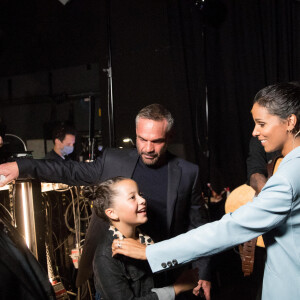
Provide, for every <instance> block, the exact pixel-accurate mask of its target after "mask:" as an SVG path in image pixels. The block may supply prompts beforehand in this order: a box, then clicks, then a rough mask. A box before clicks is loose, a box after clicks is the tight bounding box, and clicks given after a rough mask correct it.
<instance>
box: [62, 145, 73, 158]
mask: <svg viewBox="0 0 300 300" xmlns="http://www.w3.org/2000/svg"><path fill="white" fill-rule="evenodd" d="M73 150H74V147H73V146H64V147H63V148H62V150H61V154H62V155H63V156H66V155H69V154H71V153H72V152H73Z"/></svg>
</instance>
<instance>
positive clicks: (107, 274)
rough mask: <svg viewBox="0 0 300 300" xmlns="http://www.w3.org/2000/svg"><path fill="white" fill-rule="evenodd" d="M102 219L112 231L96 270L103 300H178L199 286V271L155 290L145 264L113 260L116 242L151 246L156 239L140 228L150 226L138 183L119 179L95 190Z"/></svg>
mask: <svg viewBox="0 0 300 300" xmlns="http://www.w3.org/2000/svg"><path fill="white" fill-rule="evenodd" d="M89 198H92V199H93V200H94V204H93V206H94V210H95V213H96V214H97V216H98V217H100V218H102V219H104V220H106V221H107V222H109V224H110V227H109V229H108V231H107V232H106V234H105V237H102V238H101V242H100V243H99V245H98V247H97V250H96V252H95V256H94V261H93V269H94V281H95V287H96V291H97V292H98V293H100V295H101V299H105V300H118V299H120V300H121V299H122V300H128V299H149V300H150V299H163V300H167V299H170V300H171V299H175V295H177V294H179V293H180V292H183V291H187V290H190V289H192V288H193V287H195V286H196V285H197V270H190V271H188V272H185V273H184V274H183V275H182V276H181V277H180V278H179V279H178V280H177V281H176V283H175V284H174V285H173V286H167V287H163V288H154V284H153V279H152V273H151V270H150V268H149V265H148V263H147V262H145V261H140V260H135V259H132V258H128V257H125V256H122V255H117V256H116V257H112V250H111V246H112V242H113V240H114V239H118V240H121V241H120V242H119V244H118V247H122V239H123V238H125V237H126V238H132V239H134V240H138V241H139V242H140V244H141V245H142V244H144V245H146V246H147V245H150V244H152V243H153V241H152V239H151V238H150V237H149V236H147V235H146V234H143V233H142V232H141V231H140V230H139V229H138V228H137V226H139V225H141V224H144V223H145V222H147V205H146V200H145V199H144V198H143V197H142V196H141V195H140V193H139V189H138V186H137V184H136V182H135V181H133V180H131V179H128V178H124V177H115V178H113V179H110V180H107V181H105V182H103V183H101V184H100V185H99V186H97V187H95V188H94V190H93V192H92V196H91V195H90V197H89Z"/></svg>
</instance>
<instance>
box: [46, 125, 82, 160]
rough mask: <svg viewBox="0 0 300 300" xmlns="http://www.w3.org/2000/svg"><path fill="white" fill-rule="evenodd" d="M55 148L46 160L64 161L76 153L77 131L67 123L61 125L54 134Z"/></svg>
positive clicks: (47, 155) (55, 129)
mask: <svg viewBox="0 0 300 300" xmlns="http://www.w3.org/2000/svg"><path fill="white" fill-rule="evenodd" d="M52 140H53V144H54V147H53V149H52V150H51V151H50V152H48V153H47V154H46V156H45V159H53V160H60V161H64V160H66V159H68V158H69V157H68V155H70V154H71V153H72V152H73V151H74V144H75V141H76V130H75V129H74V128H73V127H72V126H71V125H68V124H66V123H60V124H59V125H57V126H56V127H55V128H54V130H53V132H52Z"/></svg>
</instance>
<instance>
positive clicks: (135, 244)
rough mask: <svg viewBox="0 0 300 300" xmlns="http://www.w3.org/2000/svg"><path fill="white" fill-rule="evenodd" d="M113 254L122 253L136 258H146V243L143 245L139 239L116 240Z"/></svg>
mask: <svg viewBox="0 0 300 300" xmlns="http://www.w3.org/2000/svg"><path fill="white" fill-rule="evenodd" d="M111 248H112V256H115V255H116V254H122V255H125V256H129V257H132V258H135V259H141V260H146V259H147V257H146V245H143V244H141V243H140V242H139V240H134V239H123V240H114V241H113V243H112V246H111Z"/></svg>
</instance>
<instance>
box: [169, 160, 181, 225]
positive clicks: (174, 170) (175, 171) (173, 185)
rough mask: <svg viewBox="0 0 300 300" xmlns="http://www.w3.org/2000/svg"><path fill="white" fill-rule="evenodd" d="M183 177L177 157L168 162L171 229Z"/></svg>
mask: <svg viewBox="0 0 300 300" xmlns="http://www.w3.org/2000/svg"><path fill="white" fill-rule="evenodd" d="M180 178H181V168H180V167H179V166H178V162H177V160H176V159H175V158H173V159H171V160H170V161H169V163H168V194H167V224H168V228H169V229H170V227H171V224H172V219H173V215H174V208H175V204H176V200H177V195H178V188H179V183H180Z"/></svg>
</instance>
